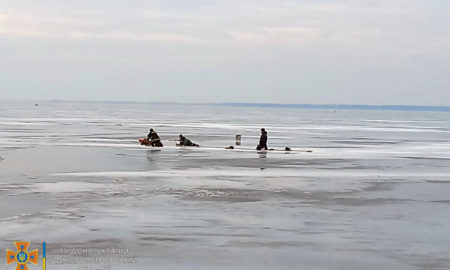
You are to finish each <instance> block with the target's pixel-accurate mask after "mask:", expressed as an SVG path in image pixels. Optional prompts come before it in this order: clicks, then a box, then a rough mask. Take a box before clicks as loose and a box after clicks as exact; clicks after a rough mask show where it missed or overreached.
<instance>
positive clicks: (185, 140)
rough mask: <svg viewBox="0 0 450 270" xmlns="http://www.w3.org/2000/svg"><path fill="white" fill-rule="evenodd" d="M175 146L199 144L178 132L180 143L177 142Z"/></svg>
mask: <svg viewBox="0 0 450 270" xmlns="http://www.w3.org/2000/svg"><path fill="white" fill-rule="evenodd" d="M177 146H199V145H198V144H196V143H193V142H191V140H189V139H188V138H186V137H184V136H183V135H182V134H180V143H179V144H177Z"/></svg>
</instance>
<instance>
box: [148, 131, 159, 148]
mask: <svg viewBox="0 0 450 270" xmlns="http://www.w3.org/2000/svg"><path fill="white" fill-rule="evenodd" d="M147 140H148V144H149V145H151V146H156V147H163V144H162V142H161V138H159V135H158V133H156V131H154V130H153V128H151V129H150V133H149V134H148V135H147Z"/></svg>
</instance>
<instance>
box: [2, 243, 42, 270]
mask: <svg viewBox="0 0 450 270" xmlns="http://www.w3.org/2000/svg"><path fill="white" fill-rule="evenodd" d="M14 245H15V246H16V249H17V252H13V251H11V250H9V249H7V250H6V264H8V265H9V264H12V263H14V262H15V263H17V267H16V270H28V266H27V264H28V263H29V262H31V263H33V264H35V265H37V264H38V250H37V249H35V250H33V251H31V252H28V251H27V249H28V247H29V246H30V242H14Z"/></svg>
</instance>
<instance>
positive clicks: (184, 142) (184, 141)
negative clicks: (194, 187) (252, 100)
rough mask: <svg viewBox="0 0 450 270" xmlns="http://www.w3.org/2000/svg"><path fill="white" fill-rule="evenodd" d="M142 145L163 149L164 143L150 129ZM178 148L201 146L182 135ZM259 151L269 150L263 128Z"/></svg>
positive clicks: (257, 147) (141, 140) (142, 140)
mask: <svg viewBox="0 0 450 270" xmlns="http://www.w3.org/2000/svg"><path fill="white" fill-rule="evenodd" d="M139 141H140V142H141V144H142V145H148V146H153V147H163V146H164V145H163V143H162V142H161V138H160V137H159V135H158V133H156V131H155V130H153V129H152V128H151V129H150V132H149V133H148V135H147V138H146V139H140V140H139ZM177 146H197V147H198V146H199V145H198V144H196V143H194V142H192V141H191V140H189V139H188V138H186V137H185V136H183V135H182V134H180V136H179V143H177ZM256 149H257V150H262V149H265V150H267V131H266V130H265V129H264V128H262V129H261V137H260V138H259V144H258V145H257V146H256Z"/></svg>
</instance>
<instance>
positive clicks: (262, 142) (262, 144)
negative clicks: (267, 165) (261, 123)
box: [256, 128, 267, 150]
mask: <svg viewBox="0 0 450 270" xmlns="http://www.w3.org/2000/svg"><path fill="white" fill-rule="evenodd" d="M263 148H264V149H265V150H267V131H266V130H265V129H264V128H262V129H261V137H260V138H259V144H258V145H257V146H256V150H261V149H263Z"/></svg>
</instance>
